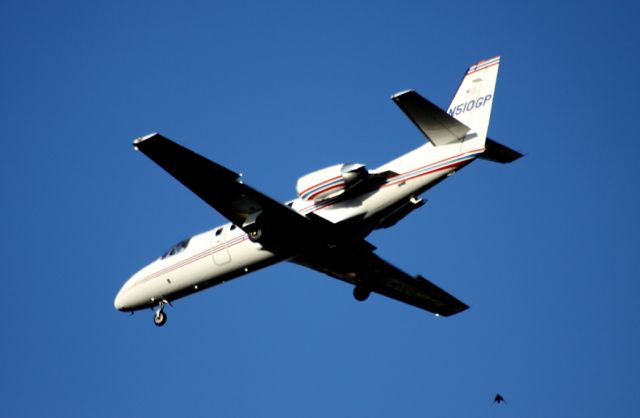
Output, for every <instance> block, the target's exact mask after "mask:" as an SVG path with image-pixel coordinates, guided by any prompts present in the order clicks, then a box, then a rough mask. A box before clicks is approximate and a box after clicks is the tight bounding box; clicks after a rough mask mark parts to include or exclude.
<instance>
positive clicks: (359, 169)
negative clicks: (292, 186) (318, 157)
mask: <svg viewBox="0 0 640 418" xmlns="http://www.w3.org/2000/svg"><path fill="white" fill-rule="evenodd" d="M367 175H368V171H367V168H366V167H365V166H364V164H360V163H352V164H336V165H332V166H331V167H327V168H323V169H322V170H318V171H314V172H313V173H309V174H307V175H305V176H302V177H300V178H299V179H298V182H297V183H296V192H297V193H298V196H299V197H300V198H301V199H303V200H314V201H319V200H325V199H331V198H333V197H336V196H339V195H341V194H342V193H344V192H345V191H346V190H348V189H349V188H350V187H353V186H354V185H356V184H357V183H359V182H360V181H361V180H362V179H364V178H366V177H367Z"/></svg>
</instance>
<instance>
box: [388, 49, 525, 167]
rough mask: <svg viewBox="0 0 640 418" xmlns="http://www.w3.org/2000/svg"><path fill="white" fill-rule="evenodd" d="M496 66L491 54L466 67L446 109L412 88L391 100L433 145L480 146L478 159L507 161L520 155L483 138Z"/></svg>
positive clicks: (462, 149) (497, 59)
mask: <svg viewBox="0 0 640 418" xmlns="http://www.w3.org/2000/svg"><path fill="white" fill-rule="evenodd" d="M499 66H500V57H494V58H491V59H488V60H484V61H480V62H478V63H476V64H474V65H472V66H471V67H469V69H468V70H467V72H466V74H465V76H464V78H463V80H462V83H461V84H460V87H459V88H458V91H457V92H456V95H455V96H454V98H453V100H452V101H451V104H450V105H449V108H448V110H447V111H446V112H445V111H444V110H442V109H440V108H439V107H437V106H436V105H434V104H433V103H431V102H430V101H428V100H427V99H425V98H423V97H422V96H420V95H419V94H418V93H416V92H415V91H412V90H408V91H404V92H401V93H398V94H396V95H394V96H393V97H392V99H393V101H394V102H395V103H396V104H397V105H398V106H399V107H400V108H401V109H402V110H403V111H404V113H405V114H406V115H407V116H408V117H409V118H410V119H411V120H412V121H413V123H414V124H415V125H416V126H417V127H418V129H420V131H422V133H423V134H424V135H425V136H426V137H427V139H429V141H430V142H431V143H432V144H433V145H434V146H436V147H438V146H442V145H452V144H458V145H459V152H466V151H471V150H478V149H483V148H484V149H485V151H484V153H482V154H481V155H480V156H479V158H482V159H485V160H490V161H494V162H500V163H509V162H512V161H514V160H517V159H518V158H520V157H522V154H520V153H519V152H517V151H514V150H512V149H510V148H508V147H506V146H504V145H501V144H499V143H497V142H496V141H493V140H491V139H489V138H487V132H488V130H489V120H490V118H491V107H492V105H493V100H494V95H495V87H496V80H497V78H498V67H499Z"/></svg>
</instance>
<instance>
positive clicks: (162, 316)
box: [153, 311, 167, 327]
mask: <svg viewBox="0 0 640 418" xmlns="http://www.w3.org/2000/svg"><path fill="white" fill-rule="evenodd" d="M165 322H167V314H166V313H164V311H158V312H156V314H155V315H154V316H153V323H154V324H156V325H157V326H159V327H161V326H163V325H164V324H165Z"/></svg>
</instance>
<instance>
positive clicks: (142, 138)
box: [133, 132, 158, 146]
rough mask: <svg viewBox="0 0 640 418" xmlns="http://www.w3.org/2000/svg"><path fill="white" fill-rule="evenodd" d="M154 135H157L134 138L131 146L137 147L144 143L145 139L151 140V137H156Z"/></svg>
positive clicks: (155, 133)
mask: <svg viewBox="0 0 640 418" xmlns="http://www.w3.org/2000/svg"><path fill="white" fill-rule="evenodd" d="M156 135H158V133H157V132H152V133H150V134H149V135H145V136H141V137H138V138H136V139H134V140H133V146H136V145H138V144H139V143H141V142H144V141H146V140H147V139H149V138H152V137H154V136H156Z"/></svg>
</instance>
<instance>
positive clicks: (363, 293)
mask: <svg viewBox="0 0 640 418" xmlns="http://www.w3.org/2000/svg"><path fill="white" fill-rule="evenodd" d="M370 294H371V290H369V289H367V288H366V287H364V286H356V287H354V288H353V297H354V298H356V300H357V301H358V302H363V301H365V300H367V298H368V297H369V295H370Z"/></svg>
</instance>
